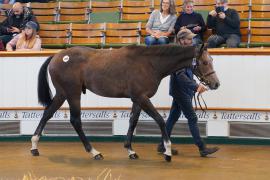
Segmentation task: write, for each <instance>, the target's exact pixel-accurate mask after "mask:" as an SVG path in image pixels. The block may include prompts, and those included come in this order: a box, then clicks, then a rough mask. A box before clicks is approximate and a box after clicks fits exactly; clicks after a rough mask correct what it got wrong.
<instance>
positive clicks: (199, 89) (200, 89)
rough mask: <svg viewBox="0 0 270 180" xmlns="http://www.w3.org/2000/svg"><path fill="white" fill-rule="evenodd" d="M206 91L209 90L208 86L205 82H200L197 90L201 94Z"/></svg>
mask: <svg viewBox="0 0 270 180" xmlns="http://www.w3.org/2000/svg"><path fill="white" fill-rule="evenodd" d="M205 91H207V87H205V86H204V85H203V84H199V87H198V89H197V92H198V93H200V94H201V93H203V92H205Z"/></svg>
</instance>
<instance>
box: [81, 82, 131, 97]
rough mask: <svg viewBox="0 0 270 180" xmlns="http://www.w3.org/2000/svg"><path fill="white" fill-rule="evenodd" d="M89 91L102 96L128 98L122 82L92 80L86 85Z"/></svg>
mask: <svg viewBox="0 0 270 180" xmlns="http://www.w3.org/2000/svg"><path fill="white" fill-rule="evenodd" d="M86 88H87V89H89V90H90V91H91V92H93V93H95V94H97V95H100V96H104V97H120V98H121V97H123V98H128V97H129V95H128V93H127V88H126V86H125V85H124V83H117V82H111V81H108V82H107V81H104V80H103V81H98V80H96V81H95V80H94V81H92V82H90V83H88V84H87V85H86Z"/></svg>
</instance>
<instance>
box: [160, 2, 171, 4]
mask: <svg viewBox="0 0 270 180" xmlns="http://www.w3.org/2000/svg"><path fill="white" fill-rule="evenodd" d="M162 4H170V3H169V2H162Z"/></svg>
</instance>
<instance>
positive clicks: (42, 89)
mask: <svg viewBox="0 0 270 180" xmlns="http://www.w3.org/2000/svg"><path fill="white" fill-rule="evenodd" d="M52 58H53V56H50V57H48V59H47V60H46V61H45V62H44V63H43V64H42V66H41V68H40V70H39V74H38V102H39V103H40V104H41V105H43V106H45V107H48V106H49V105H50V104H51V103H52V92H51V89H50V86H49V83H48V73H47V68H48V65H49V63H50V62H51V59H52Z"/></svg>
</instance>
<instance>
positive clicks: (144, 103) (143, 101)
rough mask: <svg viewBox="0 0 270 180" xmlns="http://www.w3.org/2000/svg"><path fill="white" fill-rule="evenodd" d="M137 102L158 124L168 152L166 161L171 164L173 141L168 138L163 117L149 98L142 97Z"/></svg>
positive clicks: (166, 152)
mask: <svg viewBox="0 0 270 180" xmlns="http://www.w3.org/2000/svg"><path fill="white" fill-rule="evenodd" d="M136 99H137V100H136V102H137V103H138V104H139V105H140V107H141V108H142V109H143V110H144V111H145V112H146V113H147V114H148V115H149V116H150V117H152V118H153V119H154V120H155V121H156V123H157V124H158V126H159V128H160V130H161V134H162V138H163V141H164V147H165V149H166V151H165V152H164V155H165V160H166V161H168V162H170V161H171V158H172V150H171V141H170V137H169V136H168V133H167V130H166V125H165V122H164V119H163V118H162V116H161V115H160V114H159V113H158V112H157V110H156V109H155V107H154V106H153V104H152V103H151V101H150V99H149V98H148V97H147V96H141V97H138V98H136Z"/></svg>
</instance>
